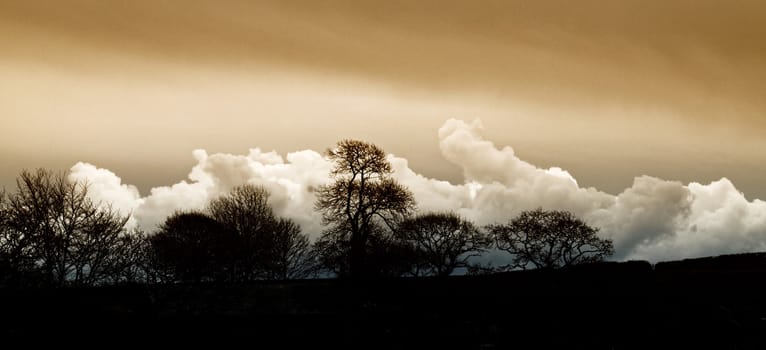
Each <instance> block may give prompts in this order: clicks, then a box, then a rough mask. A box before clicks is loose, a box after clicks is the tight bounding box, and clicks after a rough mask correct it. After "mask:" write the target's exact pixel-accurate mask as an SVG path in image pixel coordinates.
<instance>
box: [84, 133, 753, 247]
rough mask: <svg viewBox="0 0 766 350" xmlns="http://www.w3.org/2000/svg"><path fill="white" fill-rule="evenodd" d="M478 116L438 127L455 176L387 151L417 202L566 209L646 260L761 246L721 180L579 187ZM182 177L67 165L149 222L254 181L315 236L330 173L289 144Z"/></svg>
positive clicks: (743, 208)
mask: <svg viewBox="0 0 766 350" xmlns="http://www.w3.org/2000/svg"><path fill="white" fill-rule="evenodd" d="M482 128H483V126H482V124H481V122H480V121H478V120H477V121H474V122H472V123H465V122H463V121H460V120H454V119H451V120H449V121H447V122H446V123H445V124H444V125H443V126H442V127H441V128H440V129H439V140H440V141H439V147H440V149H441V152H442V154H443V156H444V157H445V158H446V159H447V160H448V161H450V162H452V163H453V164H455V165H457V166H459V167H460V168H461V169H462V170H463V174H464V177H465V181H464V183H463V184H452V183H449V182H447V181H441V180H437V179H432V178H427V177H425V176H423V175H421V174H418V173H416V172H414V171H413V170H412V169H411V168H410V167H409V164H408V162H407V160H406V159H404V158H399V157H396V156H394V155H389V161H390V162H391V164H392V165H393V169H394V176H395V177H396V178H397V179H398V180H399V181H400V182H401V183H402V184H404V185H406V186H407V187H409V188H410V190H412V192H413V193H414V195H415V198H416V200H417V202H418V206H419V209H420V210H422V211H431V210H434V211H445V210H454V211H456V212H458V213H460V214H461V215H464V216H466V217H468V218H470V219H472V220H474V221H475V222H476V223H478V224H480V225H484V224H488V223H494V222H507V221H508V220H510V219H511V218H513V217H514V216H516V215H518V213H520V212H521V211H523V210H528V209H533V208H537V207H543V208H546V209H561V210H569V211H572V212H573V213H575V214H576V215H578V216H580V217H582V218H583V219H585V220H586V221H587V222H588V223H590V224H592V225H594V226H597V227H599V228H600V229H601V232H600V234H601V235H602V236H604V237H609V238H611V239H613V240H614V243H615V248H616V251H617V253H616V255H615V258H617V259H648V260H651V261H658V260H665V259H676V258H684V257H691V256H704V255H715V254H721V253H732V252H744V251H754V250H761V249H766V202H764V201H761V200H754V201H747V200H746V199H745V197H744V196H743V195H742V194H741V193H740V192H739V191H737V189H736V188H735V187H734V185H733V184H732V183H731V182H730V181H729V180H727V179H725V178H724V179H721V180H719V181H716V182H713V183H710V184H708V185H703V184H698V183H691V184H688V185H684V184H682V183H680V182H676V181H665V180H662V179H658V178H654V177H649V176H639V177H637V178H636V179H635V180H634V183H633V185H632V186H631V187H630V188H627V189H625V190H624V191H623V192H621V193H619V194H617V195H612V194H609V193H605V192H601V191H598V190H597V189H595V188H583V187H580V186H579V185H578V183H577V180H576V179H574V177H572V175H571V174H569V173H568V172H567V171H566V170H564V169H561V168H558V167H552V168H549V169H543V168H538V167H536V166H534V165H532V164H530V163H527V162H525V161H524V160H522V159H520V158H518V157H517V156H516V155H515V153H514V151H513V149H512V148H511V147H503V148H498V147H496V146H495V145H494V144H493V143H492V142H491V141H488V140H485V139H484V138H483V137H482ZM193 156H194V157H195V159H196V160H197V165H195V166H194V167H193V168H192V170H191V172H190V174H189V178H188V180H185V181H181V182H178V183H176V184H174V185H171V186H163V187H157V188H153V189H152V190H151V192H150V194H149V195H147V196H145V197H140V196H139V195H138V191H137V190H136V188H135V187H134V186H130V185H125V184H122V183H121V180H120V178H119V177H117V176H116V175H115V174H114V173H112V172H110V171H108V170H106V169H100V168H96V167H95V166H93V165H90V164H86V163H78V164H76V165H75V166H74V167H72V169H71V175H70V176H72V177H73V178H76V179H88V180H89V181H90V183H91V191H92V193H93V194H92V195H93V196H94V198H97V199H99V200H103V201H107V202H112V203H114V206H115V207H117V208H119V209H120V210H124V211H125V212H130V213H132V219H131V220H133V222H134V223H136V224H138V225H139V226H141V227H143V228H145V229H152V228H154V227H155V226H156V225H157V224H159V223H161V222H162V220H163V219H164V218H165V217H166V216H167V215H169V214H170V213H172V212H173V211H175V210H180V209H200V208H203V207H204V206H205V205H206V204H207V203H208V201H210V199H212V198H215V197H216V196H219V195H221V194H224V193H226V192H227V191H228V190H230V189H231V188H232V187H234V186H237V185H241V184H245V183H250V184H258V185H263V186H265V187H266V188H268V189H269V190H270V191H271V193H272V197H271V200H270V201H271V204H272V205H273V206H274V209H275V211H276V213H277V214H279V215H282V216H286V217H290V218H293V219H295V220H296V221H297V222H298V223H300V224H301V226H302V227H303V229H304V231H305V232H308V233H309V234H310V235H312V236H314V237H316V236H317V235H318V233H319V232H320V231H321V226H320V216H319V215H318V214H317V213H316V212H315V211H314V209H313V203H314V200H315V196H314V189H315V188H316V187H317V186H320V185H322V184H324V183H326V182H327V181H329V175H328V174H329V171H330V168H331V166H332V164H331V163H330V162H329V161H328V160H327V159H325V158H324V157H322V155H320V154H319V153H317V152H315V151H311V150H305V151H299V152H293V153H288V154H287V156H286V157H285V158H283V157H282V156H280V155H279V154H277V153H275V152H263V151H261V150H260V149H258V148H255V149H251V150H250V152H249V153H248V154H247V155H232V154H220V153H218V154H212V155H208V154H207V152H205V151H204V150H195V151H194V152H193Z"/></svg>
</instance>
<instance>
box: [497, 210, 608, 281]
mask: <svg viewBox="0 0 766 350" xmlns="http://www.w3.org/2000/svg"><path fill="white" fill-rule="evenodd" d="M488 230H489V231H490V232H491V233H492V235H493V236H494V237H495V242H496V243H497V248H498V249H500V250H504V251H506V252H508V253H510V254H511V255H512V256H513V263H512V264H511V266H510V267H511V268H521V269H526V268H528V267H530V266H532V267H535V268H559V267H567V266H572V265H576V264H582V263H589V262H597V261H602V260H604V259H605V258H607V257H609V256H611V255H612V254H613V253H614V248H613V246H612V241H611V240H609V239H604V238H600V237H598V235H597V233H598V229H597V228H593V227H591V226H588V225H587V224H586V223H585V222H583V221H582V220H580V219H579V218H577V217H575V216H574V215H573V214H572V213H570V212H567V211H557V210H554V211H545V210H543V209H541V208H538V209H535V210H531V211H524V212H522V213H521V214H520V215H519V216H517V217H516V218H514V219H513V220H511V221H510V222H509V223H508V224H504V225H490V226H488Z"/></svg>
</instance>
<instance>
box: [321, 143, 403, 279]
mask: <svg viewBox="0 0 766 350" xmlns="http://www.w3.org/2000/svg"><path fill="white" fill-rule="evenodd" d="M327 157H328V158H329V159H330V160H331V161H332V162H333V163H334V167H333V169H332V171H331V172H330V176H331V177H332V178H333V181H332V182H331V183H330V184H328V185H325V186H322V187H320V188H319V190H318V192H317V201H316V203H315V208H316V209H317V210H318V211H320V212H321V213H322V219H323V220H322V221H323V224H324V225H326V226H329V229H328V230H327V231H326V232H325V234H329V235H333V234H339V233H343V232H346V233H348V248H349V255H350V256H349V274H350V276H351V277H352V278H361V277H362V276H363V275H364V274H365V273H366V272H368V271H366V270H367V267H366V266H365V265H366V262H365V260H366V255H367V254H366V251H367V243H368V240H369V238H370V236H371V234H372V231H373V227H374V226H375V225H382V226H385V227H388V228H390V229H392V228H394V227H395V226H396V223H397V222H398V221H400V220H401V219H402V218H403V217H405V216H407V215H408V214H409V213H410V212H412V211H413V210H414V208H415V200H414V199H413V195H412V193H411V192H410V191H409V190H408V189H407V188H405V187H404V186H402V185H400V184H399V183H398V182H396V180H394V179H393V178H392V177H391V173H392V170H391V165H390V164H389V162H388V160H387V159H386V154H385V152H383V150H382V149H380V148H379V147H378V146H376V145H374V144H371V143H366V142H362V141H356V140H342V141H340V142H338V144H337V145H336V147H335V148H334V149H329V150H327ZM327 241H333V239H328V240H327ZM335 241H338V242H340V240H337V239H335Z"/></svg>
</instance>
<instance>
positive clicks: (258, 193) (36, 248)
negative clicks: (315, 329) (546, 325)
mask: <svg viewBox="0 0 766 350" xmlns="http://www.w3.org/2000/svg"><path fill="white" fill-rule="evenodd" d="M327 157H328V158H329V159H330V160H331V161H332V162H333V163H334V165H335V166H334V168H333V170H332V172H331V177H332V181H331V182H330V183H329V184H327V185H325V186H322V187H321V188H319V189H318V191H317V200H316V202H315V209H316V210H317V211H318V212H320V213H321V214H322V218H323V225H324V227H325V230H324V231H323V232H322V234H321V235H320V237H319V238H318V239H317V240H316V241H315V242H313V243H312V242H311V241H310V240H309V237H308V235H307V234H305V233H303V232H302V231H301V228H300V226H299V225H298V224H297V223H295V222H294V221H292V220H290V219H287V218H281V217H278V216H277V215H275V213H274V211H273V209H272V208H271V207H270V206H269V203H268V200H269V192H268V191H267V190H266V189H265V188H263V187H260V186H254V185H243V186H240V187H236V188H234V189H233V190H231V191H230V192H229V193H227V194H225V195H223V196H221V197H218V198H215V199H213V200H212V201H211V202H210V203H209V204H208V205H207V207H206V208H204V209H202V210H199V211H186V212H176V213H174V214H172V215H171V216H169V217H168V218H166V220H165V221H164V223H162V224H161V225H160V226H159V227H158V229H157V230H155V231H154V232H149V233H147V232H143V231H139V230H135V229H134V230H129V229H127V228H126V224H127V222H128V219H129V217H128V216H125V215H122V214H121V213H120V212H119V211H117V210H115V209H113V208H112V207H110V206H109V205H108V203H106V204H105V203H96V202H94V201H92V200H91V199H90V197H89V195H88V190H89V188H88V184H87V183H86V182H78V181H69V180H68V179H67V176H66V175H65V174H61V173H53V172H51V171H47V170H44V169H40V170H37V171H36V172H30V171H24V172H22V173H21V174H20V176H19V177H18V178H17V188H16V191H15V192H14V193H0V284H2V285H15V286H64V285H78V286H88V285H103V284H118V283H177V282H184V283H200V282H221V283H236V282H247V281H253V280H275V279H278V280H286V279H301V278H311V277H330V276H337V277H341V278H351V279H368V278H381V277H400V276H415V277H417V276H447V275H450V274H453V273H455V271H457V270H458V269H464V270H465V271H466V272H468V273H476V274H478V273H490V272H495V271H504V270H511V269H527V268H558V267H563V266H570V265H575V264H581V263H587V262H595V261H601V260H603V259H604V258H606V257H608V256H610V255H611V254H612V253H613V247H612V242H611V241H610V240H607V239H602V238H599V237H598V236H597V231H598V230H597V229H596V228H592V227H590V226H588V225H587V224H585V223H584V222H583V221H581V220H580V219H578V218H576V217H575V216H573V215H572V214H571V213H568V212H564V211H545V210H543V209H537V210H532V211H525V212H522V213H521V214H520V215H519V216H517V217H515V218H512V219H511V220H509V222H508V223H506V224H496V225H489V226H486V227H479V226H477V225H475V224H474V223H473V222H471V221H469V220H467V219H466V218H463V217H461V216H460V215H458V214H456V213H454V212H439V213H418V212H417V211H416V203H415V200H414V197H413V194H412V193H411V192H410V191H409V190H408V189H407V188H406V187H404V186H403V185H401V184H399V183H398V182H397V181H396V180H395V179H393V177H392V176H391V175H392V169H391V165H390V164H389V162H388V161H387V159H386V156H385V152H383V150H382V149H380V148H379V147H377V146H375V145H373V144H370V143H366V142H361V141H354V140H343V141H341V142H339V143H338V144H337V145H336V147H335V148H333V149H330V150H328V151H327ZM490 249H499V250H503V251H505V252H507V253H509V254H510V258H511V259H510V260H511V261H512V263H511V264H508V265H504V266H492V265H489V264H485V265H482V264H479V263H478V261H479V259H477V258H478V257H480V256H481V255H482V254H484V253H485V252H487V251H488V250H490Z"/></svg>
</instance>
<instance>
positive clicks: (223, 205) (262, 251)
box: [208, 185, 278, 281]
mask: <svg viewBox="0 0 766 350" xmlns="http://www.w3.org/2000/svg"><path fill="white" fill-rule="evenodd" d="M269 195H270V194H269V191H268V190H266V188H264V187H262V186H254V185H243V186H238V187H235V188H233V189H232V190H231V191H230V192H229V193H228V194H226V195H223V196H220V197H218V198H216V199H213V200H212V201H211V202H210V204H208V212H210V216H211V217H212V218H213V219H215V220H216V221H218V222H219V223H221V224H223V225H224V226H226V228H227V229H229V230H231V231H232V232H235V233H236V234H237V235H238V239H239V243H240V245H241V247H242V249H243V251H242V255H241V256H240V260H239V261H237V266H236V270H237V274H239V276H240V279H241V280H245V281H249V280H253V279H256V278H259V277H260V278H263V277H268V275H271V271H270V270H271V267H273V261H274V260H275V259H276V257H275V256H273V255H274V254H273V252H274V250H275V247H274V245H275V244H276V243H275V237H274V230H275V228H276V226H277V223H278V219H277V218H276V216H275V215H274V212H273V210H272V208H271V206H269V203H268V199H269Z"/></svg>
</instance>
